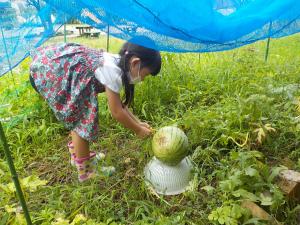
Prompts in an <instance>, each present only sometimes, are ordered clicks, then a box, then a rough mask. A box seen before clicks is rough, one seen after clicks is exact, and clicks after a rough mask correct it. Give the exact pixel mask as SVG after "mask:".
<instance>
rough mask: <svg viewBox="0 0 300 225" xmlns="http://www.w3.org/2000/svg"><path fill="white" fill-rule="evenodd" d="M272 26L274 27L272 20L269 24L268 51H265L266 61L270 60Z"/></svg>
mask: <svg viewBox="0 0 300 225" xmlns="http://www.w3.org/2000/svg"><path fill="white" fill-rule="evenodd" d="M271 27H272V22H270V25H269V33H268V36H269V37H268V40H267V48H266V53H265V62H267V61H268V57H269V50H270V41H271Z"/></svg>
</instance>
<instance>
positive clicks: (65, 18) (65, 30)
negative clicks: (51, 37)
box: [64, 16, 67, 43]
mask: <svg viewBox="0 0 300 225" xmlns="http://www.w3.org/2000/svg"><path fill="white" fill-rule="evenodd" d="M64 42H65V43H67V17H66V16H64Z"/></svg>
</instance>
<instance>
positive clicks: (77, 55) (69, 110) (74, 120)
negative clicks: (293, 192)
mask: <svg viewBox="0 0 300 225" xmlns="http://www.w3.org/2000/svg"><path fill="white" fill-rule="evenodd" d="M31 55H32V58H33V61H32V64H31V66H30V82H31V84H32V86H33V87H34V89H35V90H36V91H37V92H38V93H39V94H40V95H41V96H42V97H43V98H44V99H45V100H46V101H47V103H48V104H49V106H50V107H51V109H52V110H53V112H54V114H55V116H56V118H57V119H58V120H59V121H61V122H63V124H64V125H65V127H66V128H68V129H70V130H71V136H72V142H71V143H69V145H68V146H69V151H70V154H71V160H73V161H74V163H75V165H76V167H77V170H78V179H79V181H80V182H82V181H85V180H88V179H90V178H92V177H94V176H95V174H96V166H95V163H93V162H94V159H95V155H96V153H95V152H90V150H89V142H92V141H95V140H96V138H97V134H98V101H97V94H98V93H101V92H105V93H106V96H107V100H108V106H109V109H110V111H111V114H112V116H113V117H114V118H115V119H116V120H117V121H118V122H120V123H121V124H123V125H124V126H125V127H126V128H129V129H131V130H132V131H134V132H135V133H136V135H137V136H139V137H140V138H144V137H147V136H149V135H150V134H151V127H150V126H149V125H148V124H147V123H143V122H141V121H140V120H139V119H138V118H137V117H136V116H134V115H133V114H132V113H131V112H130V111H129V109H128V106H129V105H130V103H131V102H132V101H133V96H134V84H136V83H138V82H141V81H143V80H144V79H145V77H146V76H148V75H149V74H151V75H153V76H155V75H157V74H158V73H159V71H160V68H161V56H160V53H159V52H158V51H156V50H153V49H150V48H146V47H142V46H139V45H136V44H133V43H130V42H126V43H125V44H124V45H123V47H122V48H121V50H120V52H119V54H110V53H107V52H103V50H95V49H90V48H87V47H85V46H82V45H79V44H73V43H68V44H58V45H52V46H47V47H39V48H37V49H36V51H34V52H32V54H31ZM122 86H123V87H124V89H125V101H124V102H122V101H121V98H120V91H121V88H122Z"/></svg>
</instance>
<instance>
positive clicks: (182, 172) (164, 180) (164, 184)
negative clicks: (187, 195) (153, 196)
mask: <svg viewBox="0 0 300 225" xmlns="http://www.w3.org/2000/svg"><path fill="white" fill-rule="evenodd" d="M192 169H193V166H192V162H191V160H190V159H189V157H185V158H184V159H183V160H182V161H181V162H180V163H178V164H177V165H175V166H169V165H166V164H164V163H163V162H161V161H159V160H158V159H157V158H155V157H153V158H152V160H151V161H150V162H149V163H148V164H147V165H146V167H145V169H144V176H145V182H146V184H147V185H149V186H151V187H152V188H153V190H154V191H155V192H156V193H158V194H163V195H177V194H180V193H182V192H184V191H186V189H187V188H188V186H189V182H190V180H191V178H192Z"/></svg>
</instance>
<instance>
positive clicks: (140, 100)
mask: <svg viewBox="0 0 300 225" xmlns="http://www.w3.org/2000/svg"><path fill="white" fill-rule="evenodd" d="M60 41H63V38H62V37H58V38H57V37H56V38H55V39H52V40H50V41H48V42H46V43H45V44H46V45H48V44H51V43H54V42H60ZM68 42H78V43H81V44H84V45H87V46H90V47H93V48H104V49H105V48H106V38H105V37H100V38H68ZM121 45H122V41H120V40H117V39H111V42H110V51H111V52H114V53H117V52H118V49H119V48H120V46H121ZM265 50H266V41H263V42H257V43H254V44H251V45H247V46H244V47H241V48H238V49H234V50H230V51H225V52H215V53H201V54H198V53H185V54H178V53H176V54H175V53H168V52H163V53H162V58H163V64H162V70H161V72H160V74H159V75H158V76H157V77H149V78H148V77H147V79H146V80H145V81H144V82H143V83H142V84H139V85H137V86H136V89H135V90H136V92H135V102H134V106H133V109H132V110H133V111H134V113H135V114H136V115H137V116H138V117H139V118H140V119H141V120H143V121H147V122H148V123H149V124H151V125H152V127H153V128H155V129H159V128H161V127H163V126H167V125H176V126H178V127H179V128H181V129H182V130H183V131H184V132H185V133H186V135H187V137H188V139H189V143H190V145H189V155H190V156H191V158H192V160H193V163H194V171H193V179H192V181H191V185H190V188H189V190H188V191H187V192H185V193H183V194H180V195H176V196H163V195H157V194H155V193H154V192H153V191H151V190H149V189H148V188H147V186H146V185H145V183H144V177H143V169H144V167H145V165H146V164H147V162H149V161H150V160H151V158H152V157H153V152H152V150H151V139H152V138H148V139H145V140H141V139H138V138H137V137H136V136H135V135H134V134H133V133H132V132H131V131H129V130H127V129H125V128H124V127H122V126H121V125H120V124H118V123H117V122H116V121H115V120H114V119H113V118H112V116H111V114H110V111H109V109H108V106H107V100H106V96H105V95H104V94H100V95H99V117H100V119H99V124H100V129H101V131H100V135H99V137H98V140H97V142H95V143H94V144H92V146H91V148H92V150H95V151H101V152H103V153H105V154H106V158H105V159H103V160H101V161H100V162H99V164H100V165H105V166H115V167H116V173H115V174H114V175H113V176H111V177H106V176H103V175H101V173H100V176H99V177H98V178H97V179H95V180H94V181H91V182H86V183H79V182H78V181H77V175H76V171H75V169H74V168H73V167H72V166H71V165H70V163H69V153H68V150H67V143H68V141H69V140H70V137H69V132H68V130H66V129H65V128H64V127H63V126H62V124H60V123H59V122H58V121H57V120H56V119H55V117H54V115H53V113H52V111H51V110H50V108H49V107H48V106H47V104H46V103H45V102H44V101H43V99H42V98H41V97H39V96H38V94H36V93H35V91H34V90H33V88H32V87H31V85H30V83H29V81H28V76H29V66H30V61H31V60H30V59H29V58H27V59H25V60H24V61H23V62H22V63H21V64H20V65H19V66H18V67H17V68H15V69H14V70H13V74H10V73H8V74H6V75H4V76H3V77H0V118H1V123H2V125H3V127H4V130H5V134H6V137H7V140H8V143H9V145H10V150H11V153H12V155H13V158H14V163H15V166H16V169H17V172H18V175H19V179H20V180H21V181H22V187H23V191H24V194H25V198H26V201H27V205H28V208H29V211H30V215H31V218H32V221H33V223H34V224H45V225H46V224H53V225H65V224H73V225H76V224H88V225H92V224H95V225H96V224H101V225H102V224H103V225H104V224H110V225H119V224H134V225H139V224H140V225H144V224H155V225H169V224H170V225H171V224H176V225H177V224H179V225H181V224H187V225H192V224H196V225H198V224H199V225H202V224H203V225H207V224H226V225H235V224H279V222H280V223H281V224H287V225H297V224H299V223H300V206H299V205H298V202H297V201H296V200H295V199H293V198H289V197H287V196H286V195H285V194H284V193H283V192H282V190H281V189H280V188H279V186H278V185H277V179H278V174H279V173H280V171H281V170H283V169H286V168H289V169H292V170H295V171H300V160H299V159H300V88H299V85H300V54H299V53H300V35H293V36H290V37H286V38H282V39H272V40H271V43H270V52H269V57H268V61H267V62H265V60H264V56H265ZM247 201H251V202H255V203H256V204H257V205H258V206H259V207H261V208H262V209H264V210H265V211H266V212H267V213H268V214H270V215H271V218H270V221H271V222H270V221H269V222H267V221H263V220H260V219H259V218H256V217H255V216H253V215H252V214H251V213H250V211H249V210H247V209H246V207H244V205H243V204H244V203H245V202H247ZM276 221H277V222H276ZM0 224H1V225H2V224H26V223H25V219H24V216H23V213H22V210H21V208H20V204H19V201H18V199H17V197H16V193H15V189H14V185H13V183H12V179H11V174H10V172H9V169H8V165H7V163H6V161H5V157H4V152H3V147H2V145H1V146H0Z"/></svg>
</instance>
